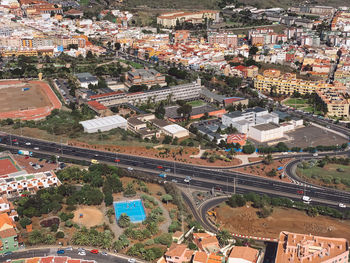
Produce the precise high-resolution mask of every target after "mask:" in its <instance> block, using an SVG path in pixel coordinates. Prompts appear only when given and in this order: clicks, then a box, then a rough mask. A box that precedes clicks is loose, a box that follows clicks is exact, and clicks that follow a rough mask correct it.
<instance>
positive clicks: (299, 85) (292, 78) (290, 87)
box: [254, 72, 334, 95]
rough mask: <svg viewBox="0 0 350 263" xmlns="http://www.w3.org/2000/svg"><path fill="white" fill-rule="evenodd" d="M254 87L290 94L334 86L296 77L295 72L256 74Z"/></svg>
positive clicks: (310, 91) (265, 90) (260, 89)
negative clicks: (272, 74) (279, 74)
mask: <svg viewBox="0 0 350 263" xmlns="http://www.w3.org/2000/svg"><path fill="white" fill-rule="evenodd" d="M254 88H255V89H257V90H259V91H262V92H268V93H269V92H271V88H273V92H274V93H277V94H286V95H292V94H293V93H294V92H299V93H300V94H306V93H313V92H315V91H316V90H318V89H322V88H329V89H332V88H334V86H333V85H331V84H328V83H326V82H324V81H311V80H302V79H297V78H296V74H292V73H286V74H284V75H281V76H279V77H273V76H270V75H269V74H265V72H264V75H260V74H259V75H258V76H256V78H255V80H254Z"/></svg>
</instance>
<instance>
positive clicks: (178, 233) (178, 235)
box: [172, 231, 185, 244]
mask: <svg viewBox="0 0 350 263" xmlns="http://www.w3.org/2000/svg"><path fill="white" fill-rule="evenodd" d="M184 237H185V234H184V232H181V231H176V232H175V233H174V234H173V236H172V238H173V242H175V243H177V244H181V243H182V241H183V240H184Z"/></svg>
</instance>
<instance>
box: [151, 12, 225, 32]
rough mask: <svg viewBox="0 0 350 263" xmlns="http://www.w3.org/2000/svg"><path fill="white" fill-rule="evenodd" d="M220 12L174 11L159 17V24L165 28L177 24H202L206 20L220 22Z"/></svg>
mask: <svg viewBox="0 0 350 263" xmlns="http://www.w3.org/2000/svg"><path fill="white" fill-rule="evenodd" d="M219 14H220V12H219V11H215V10H202V11H195V12H186V11H173V12H168V13H163V14H161V15H160V16H158V17H157V24H158V25H162V26H163V27H168V28H169V27H175V26H176V24H177V23H180V24H182V23H184V22H187V23H192V24H201V23H203V22H205V21H206V20H212V21H213V22H215V23H216V22H219Z"/></svg>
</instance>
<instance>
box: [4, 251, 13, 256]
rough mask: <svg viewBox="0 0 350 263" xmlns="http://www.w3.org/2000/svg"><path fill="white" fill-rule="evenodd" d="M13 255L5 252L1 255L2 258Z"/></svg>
mask: <svg viewBox="0 0 350 263" xmlns="http://www.w3.org/2000/svg"><path fill="white" fill-rule="evenodd" d="M12 254H13V253H12V252H11V251H7V252H5V253H4V254H2V255H3V256H4V257H6V256H11V255H12Z"/></svg>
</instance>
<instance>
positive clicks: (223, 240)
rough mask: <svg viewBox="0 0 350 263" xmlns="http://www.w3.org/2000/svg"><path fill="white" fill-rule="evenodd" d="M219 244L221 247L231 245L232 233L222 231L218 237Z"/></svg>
mask: <svg viewBox="0 0 350 263" xmlns="http://www.w3.org/2000/svg"><path fill="white" fill-rule="evenodd" d="M216 237H217V239H218V241H219V243H220V245H221V246H226V245H228V244H229V240H230V239H231V238H232V237H231V234H230V232H228V231H227V230H225V229H224V230H221V231H219V233H218V234H217V235H216Z"/></svg>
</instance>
